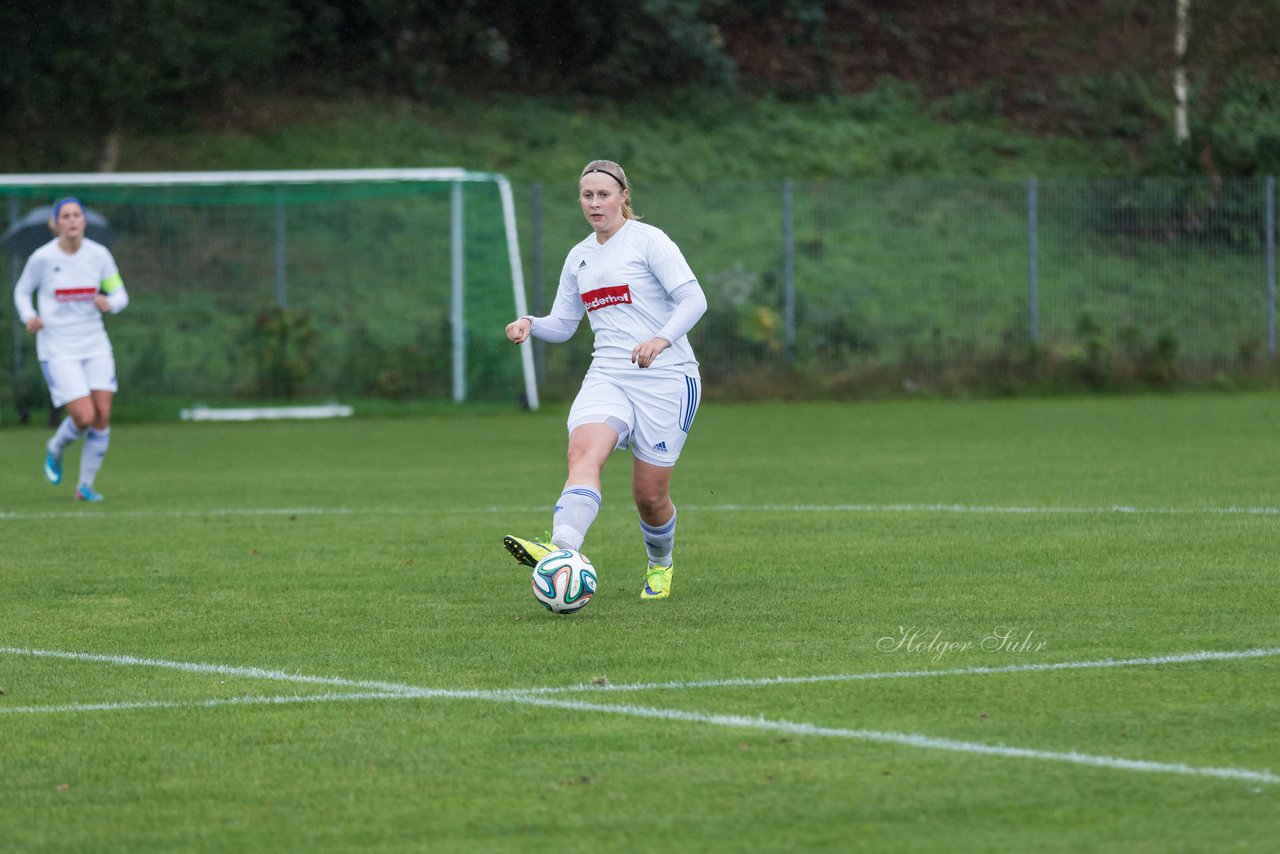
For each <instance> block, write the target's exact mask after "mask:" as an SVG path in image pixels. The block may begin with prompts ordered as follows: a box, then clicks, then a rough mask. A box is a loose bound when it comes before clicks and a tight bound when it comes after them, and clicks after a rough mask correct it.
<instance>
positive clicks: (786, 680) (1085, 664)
mask: <svg viewBox="0 0 1280 854" xmlns="http://www.w3.org/2000/svg"><path fill="white" fill-rule="evenodd" d="M1276 655H1280V647H1271V648H1269V649H1245V650H1240V651H1237V652H1214V651H1206V652H1190V653H1187V654H1185V655H1159V656H1153V657H1150V658H1118V659H1117V658H1104V659H1100V660H1097V661H1060V662H1050V663H1046V664H1006V665H1000V666H996V667H956V668H951V669H948V670H889V671H871V672H870V673H832V674H824V675H818V676H765V677H761V678H757V679H749V678H745V677H738V678H734V679H701V680H696V681H692V682H634V683H629V684H628V683H623V684H619V685H594V684H592V685H588V684H582V685H566V686H563V687H558V688H557V687H548V688H527V689H524V690H523V691H519V689H516V690H517V691H519V692H520V693H525V694H568V693H575V692H580V691H600V692H605V693H608V692H612V691H655V690H660V689H664V688H675V689H683V688H750V687H759V686H765V685H811V684H815V683H821V682H862V681H869V680H873V679H910V678H914V677H922V676H982V675H988V674H994V673H1036V672H1042V671H1046V670H1088V669H1092V668H1103V667H1141V666H1150V665H1154V664H1189V663H1192V662H1197V661H1237V660H1240V659H1246V658H1269V657H1271V656H1276Z"/></svg>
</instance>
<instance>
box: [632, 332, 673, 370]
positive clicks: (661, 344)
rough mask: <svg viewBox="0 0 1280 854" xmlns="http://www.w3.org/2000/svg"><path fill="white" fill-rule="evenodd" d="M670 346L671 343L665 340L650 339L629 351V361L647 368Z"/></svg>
mask: <svg viewBox="0 0 1280 854" xmlns="http://www.w3.org/2000/svg"><path fill="white" fill-rule="evenodd" d="M670 346H671V342H670V341H668V340H667V339H665V338H650V339H649V340H648V341H646V342H644V343H643V344H637V345H636V348H635V349H634V350H632V351H631V361H632V362H633V363H635V364H637V365H639V366H640V367H642V368H647V367H649V366H650V365H652V364H653V360H654V359H656V358H658V356H660V355H661V354H662V351H663V350H665V349H667V348H668V347H670Z"/></svg>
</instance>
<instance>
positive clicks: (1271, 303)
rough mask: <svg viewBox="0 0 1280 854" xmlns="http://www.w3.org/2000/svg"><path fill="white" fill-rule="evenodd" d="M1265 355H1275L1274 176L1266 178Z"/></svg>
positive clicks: (1273, 356)
mask: <svg viewBox="0 0 1280 854" xmlns="http://www.w3.org/2000/svg"><path fill="white" fill-rule="evenodd" d="M1266 243H1267V355H1268V356H1270V357H1272V358H1273V359H1274V358H1275V355H1276V176H1275V175H1268V176H1267V240H1266Z"/></svg>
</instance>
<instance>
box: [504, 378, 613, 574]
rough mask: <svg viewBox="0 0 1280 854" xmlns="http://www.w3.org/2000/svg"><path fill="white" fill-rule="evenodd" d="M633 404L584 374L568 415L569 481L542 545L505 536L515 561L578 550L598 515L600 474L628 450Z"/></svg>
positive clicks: (532, 562)
mask: <svg viewBox="0 0 1280 854" xmlns="http://www.w3.org/2000/svg"><path fill="white" fill-rule="evenodd" d="M632 418H633V415H632V413H631V403H630V401H629V400H628V399H627V397H626V395H625V394H623V393H622V392H621V391H620V390H619V389H618V388H617V386H616V384H615V383H613V382H612V380H610V379H609V378H608V377H606V376H603V375H602V374H601V373H600V372H598V371H588V372H587V376H586V378H585V379H584V380H583V381H582V388H581V389H580V390H579V391H578V396H577V397H576V398H575V399H574V401H573V406H572V407H571V408H570V410H569V422H568V428H569V449H568V454H567V456H568V460H567V462H568V476H567V477H566V479H565V484H564V488H563V489H562V490H561V492H560V495H559V497H558V498H557V499H556V504H555V511H554V513H553V515H552V522H551V524H552V529H551V531H550V532H549V533H548V534H547V536H546V537H544V538H543V539H542V540H526V539H522V538H520V537H513V536H510V535H508V536H506V537H503V540H502V543H503V545H504V546H505V547H506V549H507V551H508V552H509V553H510V554H511V556H512V557H514V558H515V559H516V560H517V561H519V562H520V563H522V564H525V565H526V566H534V565H536V564H537V563H538V561H539V560H541V559H542V558H543V557H545V556H546V555H547V554H549V553H550V552H551V551H552V550H554V549H556V548H570V549H575V550H579V549H581V548H582V543H583V541H584V540H585V539H586V536H587V531H588V529H590V527H591V524H592V522H594V521H595V518H596V514H597V513H598V512H599V510H600V503H601V500H602V499H601V494H600V472H601V471H602V470H603V469H604V464H605V462H606V461H607V460H608V459H609V454H611V453H613V451H614V450H615V449H617V448H621V447H626V443H627V437H628V436H629V434H630V432H631V423H632Z"/></svg>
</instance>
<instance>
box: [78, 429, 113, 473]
mask: <svg viewBox="0 0 1280 854" xmlns="http://www.w3.org/2000/svg"><path fill="white" fill-rule="evenodd" d="M110 444H111V428H110V427H108V428H107V429H105V430H95V429H93V428H92V427H90V428H89V429H88V430H85V431H84V450H83V451H81V452H80V483H81V484H82V485H83V486H93V479H94V478H95V477H97V476H98V469H100V468H102V458H103V457H105V456H106V455H107V446H108V445H110Z"/></svg>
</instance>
